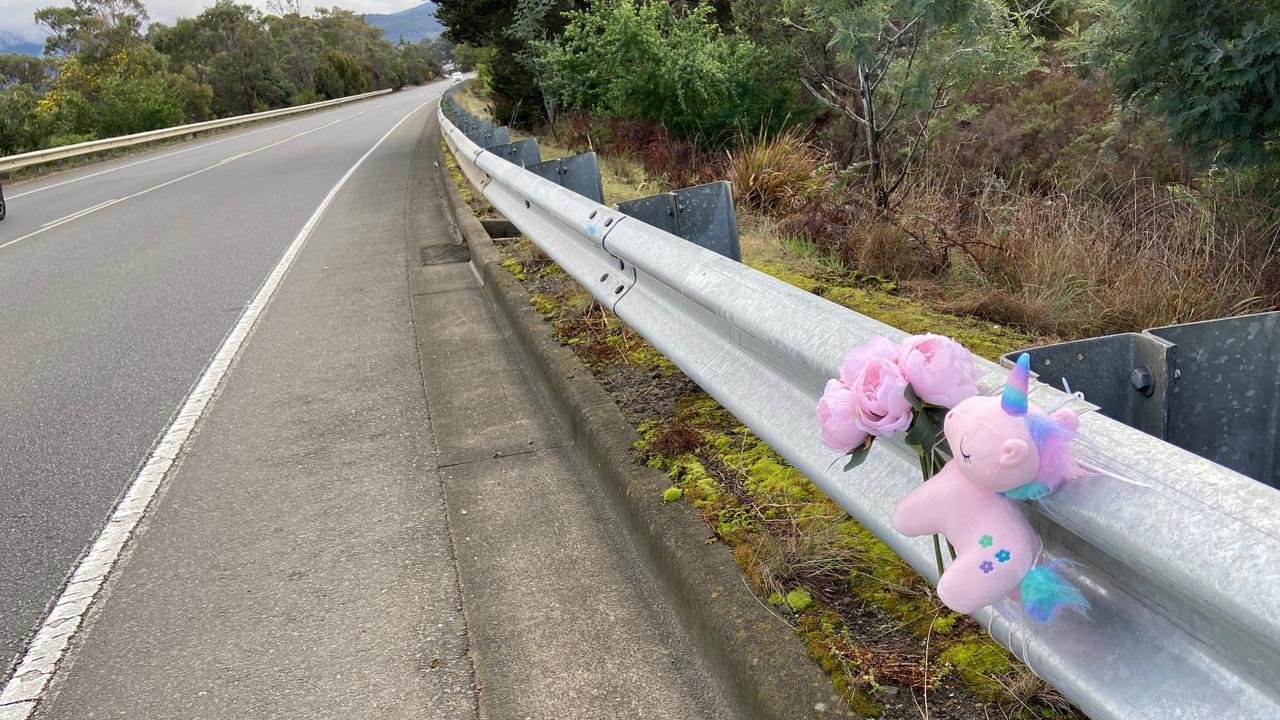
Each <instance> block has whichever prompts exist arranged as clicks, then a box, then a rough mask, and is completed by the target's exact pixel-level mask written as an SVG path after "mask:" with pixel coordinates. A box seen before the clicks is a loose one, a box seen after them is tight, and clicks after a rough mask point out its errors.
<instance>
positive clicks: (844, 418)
mask: <svg viewBox="0 0 1280 720" xmlns="http://www.w3.org/2000/svg"><path fill="white" fill-rule="evenodd" d="M857 415H858V401H857V398H855V397H854V396H853V389H852V388H850V387H849V386H848V385H846V384H844V383H842V382H840V381H839V380H828V381H827V388H826V390H824V391H823V393H822V398H821V399H820V400H818V424H819V425H821V426H822V444H823V445H826V446H827V447H829V448H831V449H832V450H839V451H840V452H849V451H850V450H852V449H854V448H856V447H858V446H859V445H861V444H862V443H864V442H866V441H867V433H866V432H865V431H864V430H862V429H861V428H859V427H858V425H857V421H856V420H857Z"/></svg>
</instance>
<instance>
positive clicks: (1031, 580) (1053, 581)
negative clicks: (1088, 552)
mask: <svg viewBox="0 0 1280 720" xmlns="http://www.w3.org/2000/svg"><path fill="white" fill-rule="evenodd" d="M1065 563H1066V561H1065V560H1053V561H1050V562H1049V563H1047V564H1045V565H1036V566H1035V567H1033V568H1031V570H1029V571H1027V576H1026V577H1024V578H1022V584H1021V585H1019V586H1018V594H1019V595H1020V596H1021V598H1022V607H1023V608H1024V609H1026V611H1027V615H1030V616H1031V619H1032V620H1035V621H1036V622H1041V623H1047V622H1049V621H1051V620H1053V618H1054V617H1055V616H1056V615H1057V614H1058V611H1059V610H1074V611H1076V612H1078V613H1080V614H1081V615H1083V614H1085V613H1086V612H1088V610H1089V601H1088V600H1086V599H1085V597H1084V595H1082V594H1080V589H1079V588H1077V587H1076V586H1075V585H1072V584H1071V583H1069V582H1067V581H1066V580H1064V579H1063V578H1062V576H1061V575H1059V574H1058V568H1059V567H1061V566H1062V565H1063V564H1065Z"/></svg>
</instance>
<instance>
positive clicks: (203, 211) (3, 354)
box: [0, 83, 445, 677]
mask: <svg viewBox="0 0 1280 720" xmlns="http://www.w3.org/2000/svg"><path fill="white" fill-rule="evenodd" d="M444 87H445V85H444V84H443V83H437V84H434V85H431V86H427V87H424V88H414V89H408V90H404V91H401V92H397V93H393V94H391V95H386V96H381V97H377V98H372V99H370V100H365V101H360V102H357V103H354V104H352V105H348V106H343V107H339V108H334V109H331V110H326V111H322V112H317V113H314V114H309V115H306V116H304V117H301V118H294V119H287V120H283V121H280V122H276V123H272V124H270V125H261V126H255V127H252V128H250V129H247V130H244V131H240V132H235V133H231V134H227V135H220V136H216V137H213V138H210V139H205V140H197V141H194V142H191V143H186V144H183V145H177V146H170V147H166V148H162V149H158V150H155V151H152V152H148V153H145V154H139V155H132V156H129V157H127V158H123V159H119V160H115V161H111V162H109V163H101V164H95V165H92V166H87V167H85V168H82V169H78V170H75V171H72V172H68V173H62V174H57V175H54V176H50V177H47V178H44V179H41V180H38V181H33V182H29V183H23V184H18V185H12V186H6V188H5V194H6V199H7V200H8V218H7V219H6V220H5V221H4V222H2V223H0V308H3V309H2V310H0V670H3V674H2V675H0V676H2V677H7V676H8V674H9V672H10V671H11V669H12V667H13V664H14V663H15V662H16V660H17V659H18V657H19V656H20V655H21V653H22V651H23V649H24V647H25V646H26V643H27V642H28V640H29V639H30V637H31V634H32V633H33V632H34V630H35V629H36V628H37V626H38V625H39V624H40V623H41V621H42V620H43V619H44V617H45V615H46V614H47V612H48V610H49V608H50V606H51V605H52V603H53V602H54V601H55V599H56V598H57V595H58V593H59V591H60V590H61V588H62V587H63V585H64V584H65V582H66V580H67V578H68V576H69V574H70V572H71V571H72V569H73V568H74V566H75V563H76V562H77V560H78V559H79V558H80V557H81V556H82V554H83V553H84V552H85V550H86V548H87V547H88V545H89V544H90V543H91V542H92V541H93V539H94V537H95V535H96V534H97V533H98V532H99V530H100V529H101V528H102V526H103V524H104V523H105V522H106V520H107V518H108V517H109V515H110V513H111V510H112V508H113V507H114V505H115V504H116V502H117V501H118V499H119V498H120V497H121V495H122V493H123V492H124V491H125V489H126V487H127V486H128V484H129V482H130V480H131V479H132V477H133V476H134V475H135V474H136V473H137V471H138V469H139V466H140V464H141V463H142V462H143V461H144V460H145V458H146V457H147V455H148V453H149V451H150V450H151V448H152V447H153V446H154V445H155V443H156V441H157V439H158V438H159V436H160V434H161V433H162V432H163V431H164V429H165V427H166V426H167V425H168V423H169V421H170V420H171V418H172V417H173V415H174V413H175V412H176V411H177V409H178V408H179V406H180V405H181V404H182V402H183V400H184V398H185V397H186V395H187V393H188V392H189V391H190V389H191V387H192V385H193V384H194V383H195V381H196V380H197V378H198V377H199V375H200V373H201V371H202V370H203V369H204V368H205V366H206V365H207V364H208V362H209V360H210V358H211V357H212V355H213V354H214V352H215V351H216V350H217V349H218V346H219V345H220V343H221V342H222V340H223V338H224V337H225V336H226V335H227V333H228V332H229V331H230V330H231V328H232V326H233V324H234V323H235V322H236V320H237V318H238V317H239V316H240V314H241V313H242V311H243V310H244V306H245V305H246V304H247V303H248V302H249V301H250V299H251V298H252V297H253V296H254V294H255V293H256V292H257V291H258V289H259V287H260V286H261V285H262V283H263V281H264V280H265V279H266V277H267V275H268V273H269V272H270V271H271V269H272V268H273V267H274V266H275V264H276V263H277V261H278V260H279V259H280V257H281V254H282V253H283V252H284V251H285V249H286V248H287V247H288V245H289V243H290V242H291V241H292V240H293V239H294V237H295V236H296V235H297V234H298V232H299V230H300V228H301V227H302V226H303V225H304V224H305V223H306V222H307V220H308V218H309V217H310V216H311V214H312V213H313V212H314V211H315V209H316V207H317V206H318V205H319V204H320V203H321V201H322V200H323V199H324V198H325V196H326V194H327V193H328V192H329V190H330V189H331V188H332V187H333V186H334V184H335V183H337V182H338V180H339V179H340V178H341V177H342V176H343V174H344V173H345V172H346V171H347V170H348V168H350V167H351V166H352V164H353V163H355V162H356V161H357V160H358V159H359V158H360V157H361V156H362V155H363V154H364V153H365V152H366V151H368V150H369V149H370V147H372V146H373V145H374V144H375V143H376V142H377V141H378V140H379V138H381V137H382V136H383V134H384V133H386V132H387V131H388V130H389V129H390V128H391V127H392V126H394V125H395V124H396V123H397V122H398V121H400V120H401V119H402V118H403V117H404V116H405V115H406V114H407V113H409V112H410V111H412V110H413V109H414V108H416V107H418V106H419V105H422V104H424V103H427V102H429V101H431V100H432V99H434V98H435V97H436V96H437V95H438V94H439V93H440V92H441V91H442V90H443V88H444ZM429 112H430V110H429V108H422V109H421V110H419V111H418V114H417V115H415V116H414V118H412V119H411V120H412V121H413V122H414V123H420V122H425V121H426V118H427V115H428V113H429Z"/></svg>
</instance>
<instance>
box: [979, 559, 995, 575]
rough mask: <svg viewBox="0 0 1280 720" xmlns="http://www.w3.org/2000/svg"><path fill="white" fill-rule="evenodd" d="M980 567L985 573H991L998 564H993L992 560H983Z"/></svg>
mask: <svg viewBox="0 0 1280 720" xmlns="http://www.w3.org/2000/svg"><path fill="white" fill-rule="evenodd" d="M978 569H979V570H981V571H982V574H983V575H990V574H991V571H992V570H995V569H996V566H995V565H992V564H991V561H990V560H983V561H982V564H981V565H979V566H978Z"/></svg>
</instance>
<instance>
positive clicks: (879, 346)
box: [840, 335, 902, 385]
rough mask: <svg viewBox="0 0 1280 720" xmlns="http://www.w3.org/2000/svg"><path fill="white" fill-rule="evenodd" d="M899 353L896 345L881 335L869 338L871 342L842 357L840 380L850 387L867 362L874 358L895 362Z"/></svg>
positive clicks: (899, 350)
mask: <svg viewBox="0 0 1280 720" xmlns="http://www.w3.org/2000/svg"><path fill="white" fill-rule="evenodd" d="M901 352H902V351H901V349H900V348H899V347H898V345H897V343H894V342H892V341H890V340H889V338H886V337H885V336H883V335H877V336H875V337H874V338H871V342H869V343H867V344H866V345H859V346H858V347H856V348H854V349H852V350H850V351H849V352H848V353H847V354H846V355H845V356H844V363H842V364H841V365H840V379H841V380H842V381H844V382H845V383H846V384H848V385H852V384H853V379H854V378H856V377H858V373H860V372H862V368H864V367H866V366H867V363H868V362H871V361H872V360H874V359H876V358H882V359H884V360H888V361H889V362H897V361H898V356H899V354H901Z"/></svg>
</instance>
